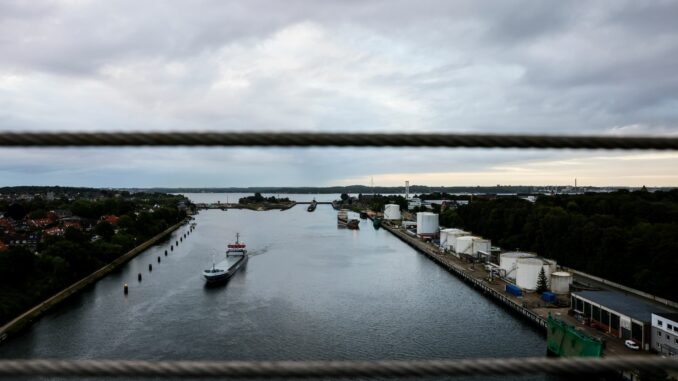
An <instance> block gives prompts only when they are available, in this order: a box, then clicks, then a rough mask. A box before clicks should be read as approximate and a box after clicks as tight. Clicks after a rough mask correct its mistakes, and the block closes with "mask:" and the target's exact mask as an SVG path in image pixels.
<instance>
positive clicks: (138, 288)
mask: <svg viewBox="0 0 678 381" xmlns="http://www.w3.org/2000/svg"><path fill="white" fill-rule="evenodd" d="M196 222H197V227H196V230H195V231H194V232H193V233H191V234H190V235H189V236H188V238H186V239H184V240H183V242H180V243H179V245H178V246H175V248H174V250H170V244H174V243H175V241H177V240H179V237H180V236H181V235H183V234H184V233H186V232H187V231H188V227H187V226H186V227H183V228H181V229H179V230H178V231H176V232H175V233H174V234H173V236H172V237H171V239H168V240H166V241H165V242H164V243H162V244H159V245H157V246H155V247H153V248H151V249H149V250H147V251H146V252H144V253H142V254H141V255H139V256H138V257H136V258H134V259H133V260H131V261H130V262H129V263H128V264H127V265H125V266H123V268H121V269H120V270H119V271H116V272H114V273H112V274H111V275H109V276H107V277H106V278H104V279H102V280H100V281H99V282H98V283H96V284H95V285H93V286H91V287H90V288H89V289H87V290H86V291H85V292H82V293H81V294H79V295H77V296H75V297H73V298H71V299H70V300H69V301H67V302H66V303H65V304H63V305H61V306H58V307H57V308H55V309H54V310H52V311H51V312H50V313H48V314H47V315H46V316H44V317H43V318H41V319H40V320H39V321H37V322H36V323H35V324H34V325H33V326H32V327H30V328H29V329H27V330H26V331H25V332H24V333H23V334H22V335H20V336H18V337H15V338H12V339H10V340H7V341H6V342H4V343H2V344H0V358H74V359H148V360H161V359H162V360H168V359H188V360H191V359H195V360H198V359H200V360H319V359H339V360H369V359H426V358H471V357H517V356H542V355H544V354H545V350H546V349H545V348H546V343H545V339H544V337H542V336H541V335H540V334H539V333H538V332H537V331H535V330H534V329H533V328H532V327H531V326H530V325H528V323H526V322H524V321H522V320H520V319H518V318H517V317H515V316H514V315H512V314H510V313H509V312H507V311H506V310H504V309H502V308H501V307H499V306H497V305H495V304H494V303H492V302H491V301H490V300H488V299H485V298H484V297H483V296H482V295H481V294H479V293H477V292H476V291H474V290H473V289H471V288H469V287H468V286H467V285H466V284H464V283H462V282H461V281H459V280H458V279H457V278H455V277H454V276H453V275H451V274H449V273H448V272H447V271H445V270H443V269H442V268H440V267H439V266H437V265H435V264H434V263H433V262H431V261H430V260H428V259H427V258H426V257H424V256H423V255H420V254H418V253H417V252H415V251H414V250H413V249H411V248H410V247H409V246H407V245H405V244H404V243H402V242H401V241H399V240H398V239H397V238H395V237H394V236H392V235H391V234H390V233H389V232H387V231H385V230H383V229H381V230H375V229H374V228H373V227H372V225H371V223H370V222H369V221H362V222H361V224H360V230H357V231H352V230H345V229H338V228H337V226H336V211H334V210H332V208H331V206H329V205H320V206H318V208H317V209H316V211H315V212H313V213H309V212H307V211H306V207H305V206H303V205H300V206H296V207H294V208H292V209H290V210H287V211H283V212H281V211H268V212H254V211H249V210H229V211H221V210H209V211H203V212H201V213H200V214H199V215H197V216H196ZM236 232H239V233H240V236H241V239H242V240H243V241H245V242H246V243H247V245H248V248H249V252H250V254H251V258H250V260H249V263H248V264H247V267H246V268H245V269H244V270H241V271H240V272H239V273H237V274H236V275H235V276H234V277H233V278H232V279H231V280H230V281H229V282H228V283H227V284H225V285H222V286H219V287H206V286H205V283H204V280H203V279H202V277H201V272H202V270H203V269H205V268H207V267H208V266H209V265H210V264H211V262H212V257H213V256H214V257H216V259H217V260H220V258H222V257H223V253H224V248H225V245H226V244H227V243H228V242H230V241H232V240H234V238H235V233H236ZM165 250H168V255H167V256H165V255H164V252H165ZM158 257H160V258H161V263H158V262H157V258H158ZM149 264H152V265H153V271H152V272H149V270H148V265H149ZM139 273H141V274H142V276H143V280H142V281H141V282H138V281H137V274H139ZM125 283H127V284H129V295H127V296H125V295H124V294H123V284H125ZM474 379H476V378H474ZM498 379H502V380H506V379H507V378H506V377H500V378H498ZM514 379H521V380H526V379H544V377H541V376H537V377H531V378H529V377H525V378H514Z"/></svg>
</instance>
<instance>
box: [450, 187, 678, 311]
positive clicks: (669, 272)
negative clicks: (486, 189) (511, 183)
mask: <svg viewBox="0 0 678 381" xmlns="http://www.w3.org/2000/svg"><path fill="white" fill-rule="evenodd" d="M440 221H441V225H444V226H453V227H461V228H464V229H466V230H469V231H472V232H473V233H475V234H479V235H482V236H484V237H486V238H490V239H491V240H492V242H493V245H497V246H500V247H502V248H503V249H504V250H516V249H518V250H524V251H534V252H536V253H538V254H540V255H542V256H544V257H547V258H552V259H555V260H557V261H558V263H559V264H561V265H564V266H567V267H571V268H574V269H577V270H580V271H584V272H587V273H590V274H593V275H596V276H599V277H603V278H606V279H608V280H611V281H613V282H617V283H620V284H623V285H626V286H629V287H633V288H636V289H639V290H642V291H645V292H649V293H652V294H655V295H658V296H661V297H665V298H668V299H671V300H678V287H676V283H675V277H676V271H678V190H675V189H674V190H670V191H658V192H647V191H646V190H641V191H636V192H629V191H618V192H615V193H600V194H599V193H596V194H582V195H556V196H541V197H539V198H538V199H537V200H536V202H534V203H532V202H529V201H526V200H523V199H520V198H517V197H507V198H495V199H474V200H473V201H472V202H470V203H469V204H468V205H464V206H459V207H458V208H456V209H447V210H444V211H443V212H442V213H441V215H440Z"/></svg>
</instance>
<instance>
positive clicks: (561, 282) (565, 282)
mask: <svg viewBox="0 0 678 381" xmlns="http://www.w3.org/2000/svg"><path fill="white" fill-rule="evenodd" d="M571 284H572V274H570V273H568V272H565V271H557V272H554V273H551V282H550V283H549V286H551V292H553V293H554V294H567V293H568V292H570V285H571Z"/></svg>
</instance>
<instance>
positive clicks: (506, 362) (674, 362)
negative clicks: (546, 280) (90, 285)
mask: <svg viewBox="0 0 678 381" xmlns="http://www.w3.org/2000/svg"><path fill="white" fill-rule="evenodd" d="M660 369H663V370H678V358H676V357H674V358H663V357H659V356H628V357H613V358H583V357H580V358H560V359H551V358H544V357H532V358H511V359H470V360H418V361H298V362H297V361H275V362H273V361H263V362H249V361H226V362H216V361H159V362H151V361H130V360H0V377H18V376H74V377H81V376H89V377H96V376H105V377H111V376H118V377H229V378H282V377H294V378H327V377H333V378H336V377H380V378H384V377H426V376H468V375H482V376H490V375H526V374H537V373H548V374H567V375H574V374H589V373H601V372H608V371H620V370H648V371H652V370H660Z"/></svg>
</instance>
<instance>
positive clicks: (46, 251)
mask: <svg viewBox="0 0 678 381" xmlns="http://www.w3.org/2000/svg"><path fill="white" fill-rule="evenodd" d="M181 200H184V198H183V197H182V196H172V195H162V194H150V193H149V194H136V195H134V196H131V197H120V198H114V197H109V198H105V199H98V200H85V199H78V200H74V201H68V200H55V201H51V202H48V201H44V200H42V199H40V198H35V199H33V200H31V201H21V202H12V203H9V202H6V201H2V202H0V214H4V216H5V218H11V219H12V220H14V221H21V220H24V218H42V217H43V216H45V215H46V213H47V211H49V210H53V209H61V210H70V211H71V212H72V213H73V215H75V216H78V217H81V218H82V219H83V221H85V220H90V221H94V224H93V226H92V229H91V230H89V229H87V228H84V227H83V228H82V229H78V228H75V227H67V228H65V231H64V234H63V235H62V236H46V235H44V236H43V240H42V242H40V243H39V244H38V247H37V249H36V251H35V252H33V251H32V250H29V249H28V248H26V247H22V246H10V247H9V248H8V249H7V250H4V251H0V325H2V324H4V323H6V322H8V321H9V320H11V319H13V318H14V317H16V316H18V315H19V314H21V313H22V312H24V311H26V310H27V309H29V308H31V307H32V306H34V305H35V304H37V303H39V302H41V301H43V300H44V299H46V298H48V297H50V296H52V295H53V294H55V293H56V292H58V291H60V290H62V289H63V288H65V287H67V286H69V285H70V284H72V283H74V282H76V281H78V280H80V279H82V278H83V277H85V276H87V275H89V274H90V273H92V272H94V271H95V270H98V269H99V268H101V267H103V266H104V265H106V264H107V263H109V262H111V261H113V260H114V259H116V258H118V257H119V256H120V255H122V254H124V253H126V252H127V251H129V250H130V249H132V248H134V247H135V246H137V245H138V244H140V243H142V242H144V241H145V240H147V239H149V238H151V237H153V236H155V235H156V234H158V233H160V232H162V231H163V230H165V229H167V228H168V227H169V226H171V225H173V224H175V223H177V222H179V221H181V220H182V219H183V218H184V217H185V215H186V214H185V212H183V211H180V210H178V208H177V203H178V202H179V201H181ZM104 215H115V216H118V219H117V222H116V223H115V225H112V224H111V223H109V222H106V221H101V220H100V218H101V216H104ZM2 234H3V233H2V232H0V239H2ZM5 239H7V237H5Z"/></svg>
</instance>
